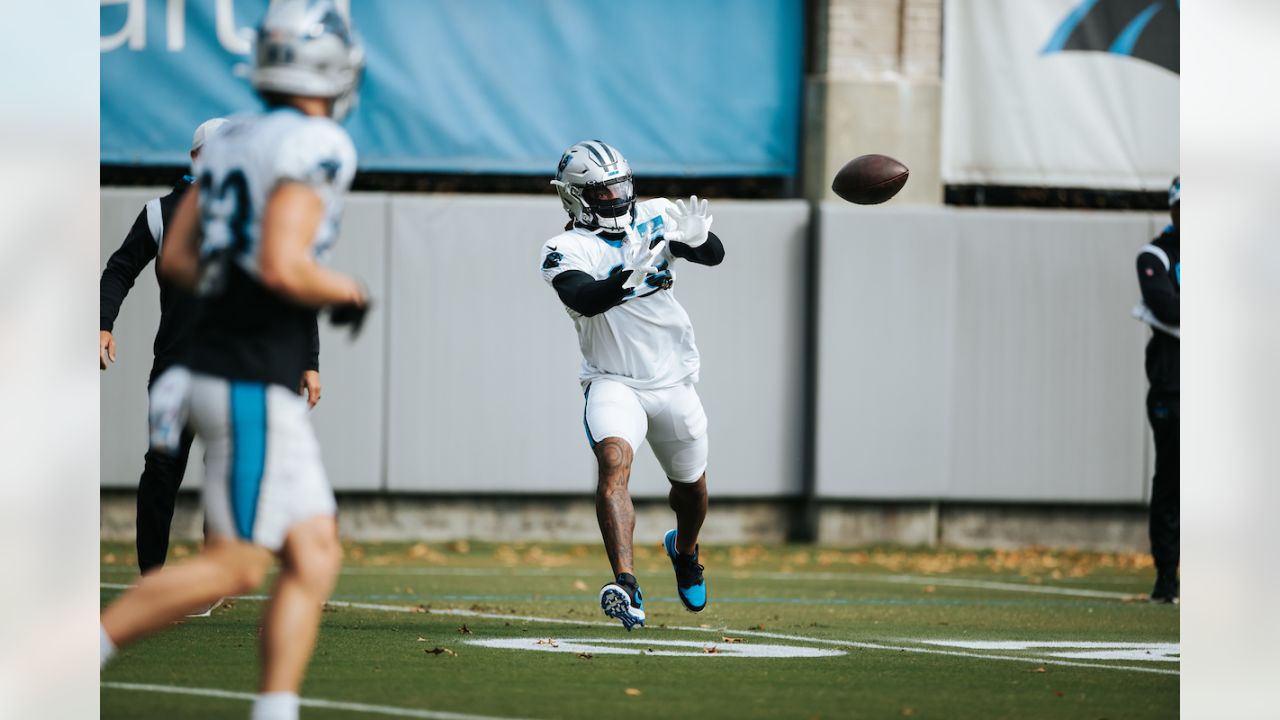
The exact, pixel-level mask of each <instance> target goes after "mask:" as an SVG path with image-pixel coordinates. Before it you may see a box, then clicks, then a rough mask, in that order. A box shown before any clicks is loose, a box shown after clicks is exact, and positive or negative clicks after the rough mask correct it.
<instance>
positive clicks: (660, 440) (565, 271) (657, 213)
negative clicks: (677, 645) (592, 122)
mask: <svg viewBox="0 0 1280 720" xmlns="http://www.w3.org/2000/svg"><path fill="white" fill-rule="evenodd" d="M552 184H553V185H555V186H556V190H557V191H558V192H559V194H560V202H561V204H562V205H563V206H564V209H565V212H567V213H568V214H569V224H568V225H566V227H565V231H564V232H563V233H561V234H559V235H556V236H555V237H553V238H551V239H550V240H548V241H547V243H546V244H545V245H544V246H543V248H542V258H541V259H542V277H543V279H544V280H546V281H547V282H548V283H550V284H551V286H552V287H553V288H555V291H556V293H557V294H558V295H559V297H560V300H561V301H562V302H563V303H564V304H565V306H566V309H567V311H568V313H569V317H571V318H573V323H574V326H575V327H576V328H577V331H578V345H579V346H580V347H581V349H582V370H581V372H580V374H579V377H580V379H581V381H582V388H583V395H584V399H585V400H584V401H585V405H586V409H585V410H584V413H583V425H584V427H585V429H586V433H587V442H588V443H590V444H591V449H592V451H593V452H594V453H595V456H596V461H597V463H598V467H599V483H598V485H597V486H596V518H597V519H598V521H599V523H600V533H601V535H603V537H604V545H605V550H606V552H607V553H608V555H609V563H610V564H611V565H612V566H613V573H614V580H613V581H612V582H609V583H606V584H605V586H604V587H603V588H601V590H600V607H601V609H602V610H604V613H605V615H608V616H609V617H611V618H615V619H617V620H619V621H621V622H622V625H623V627H625V628H627V629H628V630H630V629H631V628H632V627H633V626H635V625H644V621H645V614H644V601H643V597H642V596H641V593H640V585H639V582H638V581H637V580H636V577H635V575H634V574H633V571H634V566H633V564H632V552H631V547H632V534H633V533H634V532H635V524H636V519H635V510H634V508H633V506H632V504H631V495H630V491H629V490H628V487H627V485H628V481H629V480H630V478H631V463H632V461H633V459H634V458H635V451H636V450H637V449H639V447H640V444H641V443H643V442H644V441H645V440H646V439H647V440H648V441H649V445H650V446H651V447H652V448H653V452H654V455H655V456H656V457H657V458H658V462H659V464H661V465H662V469H663V470H664V471H665V472H666V475H667V479H668V480H669V481H670V483H671V493H670V496H669V497H670V502H671V509H672V510H674V511H675V513H676V528H675V529H674V530H671V531H669V532H667V534H666V537H665V538H663V544H664V546H665V547H666V551H667V555H668V556H669V557H670V559H671V563H672V565H673V567H674V569H675V574H676V589H677V594H678V595H679V597H680V601H681V602H682V603H683V604H684V606H685V608H686V609H688V610H690V611H692V612H700V611H701V610H702V609H703V608H704V607H706V604H707V587H706V583H705V581H704V580H703V577H702V571H703V567H702V565H700V564H699V563H698V532H699V531H700V530H701V529H702V521H703V520H704V519H705V518H706V515H707V475H706V468H707V416H706V413H704V412H703V409H702V401H701V400H700V399H699V398H698V393H697V392H696V391H695V390H694V388H693V386H694V383H696V382H697V381H698V369H699V357H698V348H697V346H696V345H694V340H693V326H692V324H691V323H690V322H689V315H688V314H687V313H686V312H685V310H684V308H683V307H681V306H680V303H678V302H676V298H675V295H674V294H673V292H672V286H673V285H674V284H675V272H674V270H673V269H672V267H671V266H672V263H673V262H674V261H675V259H676V258H683V259H685V260H688V261H690V262H695V263H699V264H701V265H718V264H720V261H721V260H723V259H724V245H722V244H721V242H720V238H718V237H716V236H715V234H713V233H712V232H711V221H712V218H711V216H710V215H708V214H707V203H706V201H705V200H704V201H701V202H700V201H699V200H698V198H697V197H693V198H690V200H689V204H688V205H687V206H686V205H685V204H684V202H683V201H680V202H678V203H672V202H671V201H670V200H667V199H665V198H656V199H653V200H646V201H644V202H640V203H637V202H636V195H635V188H634V185H633V182H632V175H631V166H630V165H628V164H627V161H626V159H625V158H623V157H622V154H621V153H619V152H618V151H617V150H615V149H614V148H613V147H611V146H609V145H607V144H605V143H603V142H600V141H598V140H587V141H584V142H580V143H578V144H577V145H574V146H573V147H571V148H569V149H568V150H566V151H565V154H564V156H563V157H562V158H561V159H560V167H559V169H558V171H557V172H556V179H555V180H553V181H552Z"/></svg>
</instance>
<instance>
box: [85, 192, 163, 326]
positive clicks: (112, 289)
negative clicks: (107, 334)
mask: <svg viewBox="0 0 1280 720" xmlns="http://www.w3.org/2000/svg"><path fill="white" fill-rule="evenodd" d="M155 257H156V241H155V238H153V237H151V227H150V226H149V225H148V224H147V209H146V208H145V207H144V208H143V209H142V212H140V213H138V219H137V220H134V221H133V227H131V228H129V234H128V235H126V236H125V238H124V243H123V244H122V245H121V246H120V249H119V250H116V251H115V252H113V253H111V259H109V260H107V269H106V270H103V271H102V279H101V280H100V281H99V282H98V329H99V330H107V331H110V330H111V329H112V328H113V327H115V324H116V316H118V315H119V314H120V304H121V303H123V302H124V296H125V295H128V294H129V289H130V288H132V287H133V281H134V280H136V279H137V278H138V273H140V272H142V268H144V267H146V266H147V263H149V262H151V261H152V260H154V259H155Z"/></svg>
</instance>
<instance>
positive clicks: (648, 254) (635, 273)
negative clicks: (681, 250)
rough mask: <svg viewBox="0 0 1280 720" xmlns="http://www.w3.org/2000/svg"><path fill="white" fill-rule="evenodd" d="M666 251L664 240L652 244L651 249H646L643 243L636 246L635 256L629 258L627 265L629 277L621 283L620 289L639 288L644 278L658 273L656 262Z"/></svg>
mask: <svg viewBox="0 0 1280 720" xmlns="http://www.w3.org/2000/svg"><path fill="white" fill-rule="evenodd" d="M666 249H667V241H666V240H659V241H658V242H657V243H654V245H653V247H650V248H647V249H646V248H645V243H644V242H643V241H642V242H640V243H639V244H637V246H636V252H635V255H633V256H632V257H631V262H630V264H628V265H627V269H628V270H630V271H631V275H630V277H628V278H627V280H626V282H624V283H622V287H623V288H624V289H627V290H631V289H634V288H637V287H640V283H643V282H644V279H645V278H646V277H648V276H649V275H651V274H654V273H656V272H658V262H659V261H660V260H661V259H662V253H663V251H665V250H666Z"/></svg>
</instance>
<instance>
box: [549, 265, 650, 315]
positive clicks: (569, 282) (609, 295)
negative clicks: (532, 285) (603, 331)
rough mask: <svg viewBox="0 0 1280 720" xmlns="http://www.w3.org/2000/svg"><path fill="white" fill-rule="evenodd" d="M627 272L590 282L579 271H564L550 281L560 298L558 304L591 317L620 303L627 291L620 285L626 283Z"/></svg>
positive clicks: (590, 280)
mask: <svg viewBox="0 0 1280 720" xmlns="http://www.w3.org/2000/svg"><path fill="white" fill-rule="evenodd" d="M630 274H631V272H630V271H629V270H619V271H618V272H616V273H614V274H612V275H610V276H609V277H607V278H605V279H604V280H592V279H591V276H590V275H588V274H586V273H584V272H582V271H581V270H566V271H565V272H562V273H560V274H559V275H557V276H556V278H555V280H552V281H551V286H552V287H554V288H555V289H556V294H557V295H559V296H560V302H562V303H564V304H565V305H567V306H568V307H569V308H570V309H572V310H573V311H574V312H577V313H580V314H582V315H586V316H587V317H592V316H593V315H599V314H600V313H602V312H604V311H605V310H608V309H609V308H611V307H613V306H614V305H617V304H618V303H620V302H622V298H624V297H626V296H627V291H626V290H624V289H623V288H622V283H624V282H626V281H627V276H628V275H630Z"/></svg>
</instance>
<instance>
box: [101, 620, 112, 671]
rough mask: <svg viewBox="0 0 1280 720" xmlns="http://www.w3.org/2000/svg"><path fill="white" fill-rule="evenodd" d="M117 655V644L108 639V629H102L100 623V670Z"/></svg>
mask: <svg viewBox="0 0 1280 720" xmlns="http://www.w3.org/2000/svg"><path fill="white" fill-rule="evenodd" d="M115 654H116V644H115V643H113V642H111V638H109V637H107V629H106V628H104V627H102V623H98V669H99V670H101V669H102V666H103V665H106V664H107V661H108V660H110V659H111V656H112V655H115Z"/></svg>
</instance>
